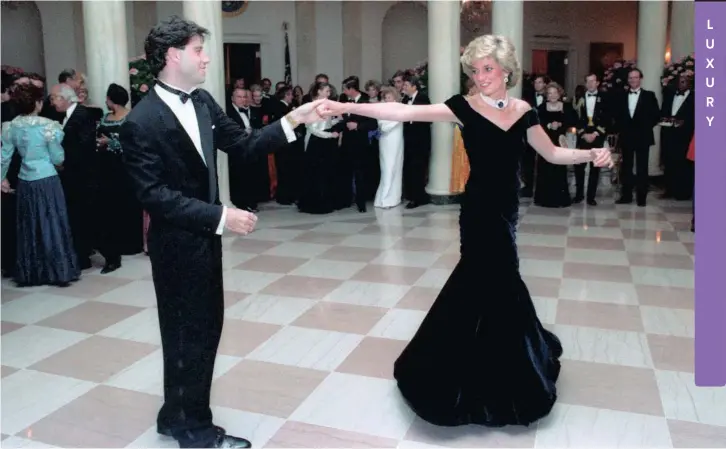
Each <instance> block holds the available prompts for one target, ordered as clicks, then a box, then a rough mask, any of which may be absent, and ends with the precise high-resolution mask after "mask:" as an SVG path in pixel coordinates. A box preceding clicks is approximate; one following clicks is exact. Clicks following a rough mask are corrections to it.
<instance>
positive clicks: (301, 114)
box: [288, 100, 325, 124]
mask: <svg viewBox="0 0 726 449" xmlns="http://www.w3.org/2000/svg"><path fill="white" fill-rule="evenodd" d="M323 101H325V100H316V101H313V102H310V103H305V104H304V105H302V106H300V107H299V108H297V109H295V110H294V111H292V112H290V113H289V114H288V115H289V116H290V118H291V119H292V120H293V121H294V122H296V123H299V124H303V123H313V122H319V121H320V120H322V117H321V116H320V114H319V113H318V107H319V106H321V105H322V104H323Z"/></svg>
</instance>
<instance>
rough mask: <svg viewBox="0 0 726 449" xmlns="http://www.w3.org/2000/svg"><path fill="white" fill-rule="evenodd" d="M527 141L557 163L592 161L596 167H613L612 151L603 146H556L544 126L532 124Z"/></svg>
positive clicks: (545, 156)
mask: <svg viewBox="0 0 726 449" xmlns="http://www.w3.org/2000/svg"><path fill="white" fill-rule="evenodd" d="M527 141H528V142H529V144H530V145H531V146H532V148H534V149H535V151H536V152H537V153H539V154H540V155H542V157H543V158H545V160H546V161H547V162H549V163H551V164H555V165H577V164H583V163H586V162H592V163H593V164H595V166H596V167H606V166H607V167H611V166H612V158H611V156H610V152H609V151H607V150H604V149H601V148H598V149H592V150H571V149H569V148H562V147H558V146H555V145H554V144H553V143H552V140H550V137H549V136H548V135H547V133H546V132H545V130H544V129H542V126H540V125H535V126H531V127H530V128H529V129H528V130H527Z"/></svg>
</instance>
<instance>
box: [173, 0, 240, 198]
mask: <svg viewBox="0 0 726 449" xmlns="http://www.w3.org/2000/svg"><path fill="white" fill-rule="evenodd" d="M183 10H184V18H185V19H187V20H192V21H194V22H196V23H197V24H199V25H201V26H203V27H204V28H206V29H208V30H209V33H210V34H209V37H207V40H206V41H205V43H204V51H205V52H206V53H207V55H208V56H209V60H210V62H209V65H208V66H207V79H206V81H205V82H204V84H203V85H202V86H201V87H202V88H203V89H205V90H207V91H208V92H209V93H210V94H212V97H214V100H215V101H216V102H217V103H219V105H220V106H221V107H222V109H224V108H225V105H226V100H225V89H224V56H223V55H224V35H223V31H222V6H221V4H220V2H211V1H203V0H198V1H194V0H185V1H184V2H183ZM217 181H218V182H219V199H220V201H222V203H223V204H226V205H230V204H231V203H230V200H229V161H228V159H227V154H225V153H223V152H221V151H217Z"/></svg>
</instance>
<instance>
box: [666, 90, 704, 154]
mask: <svg viewBox="0 0 726 449" xmlns="http://www.w3.org/2000/svg"><path fill="white" fill-rule="evenodd" d="M677 94H678V92H676V91H672V90H669V91H668V92H666V94H665V95H664V96H663V107H662V108H661V117H662V118H671V119H675V120H680V121H682V122H683V125H681V126H679V127H677V128H675V127H670V128H669V127H665V126H664V127H662V128H661V130H662V131H665V132H670V131H674V132H675V133H676V134H679V135H680V136H682V139H683V140H682V141H681V142H679V143H680V144H683V143H685V144H688V142H690V140H691V137H692V136H693V133H694V132H695V128H696V117H695V115H696V103H695V99H694V95H693V90H691V91H690V92H689V93H688V96H687V97H686V99H685V100H683V103H682V104H681V107H680V108H678V111H677V112H676V114H675V115H673V101H674V100H675V99H676V95H677ZM672 134H673V133H672Z"/></svg>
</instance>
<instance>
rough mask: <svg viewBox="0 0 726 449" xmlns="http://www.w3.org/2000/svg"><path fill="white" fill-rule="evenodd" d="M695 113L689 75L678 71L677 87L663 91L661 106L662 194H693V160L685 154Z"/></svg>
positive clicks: (680, 196) (676, 196)
mask: <svg viewBox="0 0 726 449" xmlns="http://www.w3.org/2000/svg"><path fill="white" fill-rule="evenodd" d="M695 114H696V107H695V103H694V99H693V93H692V92H691V78H690V77H689V76H687V75H681V76H680V78H679V79H678V88H677V89H675V90H668V91H666V93H665V95H664V98H663V108H662V109H661V121H662V125H661V129H660V136H661V138H660V147H661V160H662V161H663V172H664V173H663V175H664V176H663V177H664V178H665V192H664V193H663V197H665V198H674V199H676V200H679V201H685V200H689V199H691V197H692V196H693V182H694V179H693V177H694V172H693V164H692V163H691V161H689V160H688V159H686V154H687V153H688V146H689V144H690V143H691V138H692V137H693V132H694V131H695V126H696V118H695Z"/></svg>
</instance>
